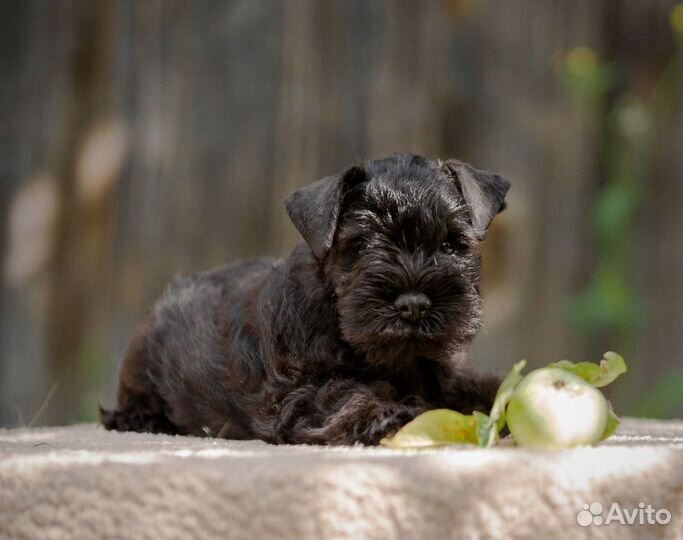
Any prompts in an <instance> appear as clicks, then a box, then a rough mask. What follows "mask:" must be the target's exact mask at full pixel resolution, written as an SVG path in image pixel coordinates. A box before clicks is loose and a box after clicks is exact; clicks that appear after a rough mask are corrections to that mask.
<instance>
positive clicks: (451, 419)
mask: <svg viewBox="0 0 683 540" xmlns="http://www.w3.org/2000/svg"><path fill="white" fill-rule="evenodd" d="M476 428H477V421H476V419H475V417H474V416H472V415H465V414H460V413H459V412H456V411H451V410H449V409H434V410H432V411H427V412H426V413H422V414H421V415H420V416H418V417H417V418H415V419H414V420H412V421H411V422H408V423H407V424H406V425H405V426H403V427H402V428H401V429H399V430H398V432H397V433H396V434H395V435H394V436H393V437H387V438H384V439H382V440H381V441H380V444H382V445H383V446H388V447H389V448H434V447H438V446H444V445H447V444H477V433H476Z"/></svg>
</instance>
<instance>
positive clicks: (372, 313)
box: [338, 297, 479, 365]
mask: <svg viewBox="0 0 683 540" xmlns="http://www.w3.org/2000/svg"><path fill="white" fill-rule="evenodd" d="M373 304H375V305H377V304H380V303H379V302H367V304H366V305H367V307H366V308H365V309H355V308H354V307H352V306H350V305H349V303H348V302H346V301H345V299H344V298H343V297H342V298H340V300H339V302H338V309H339V312H340V328H341V331H342V335H343V337H344V340H345V341H346V342H347V343H349V344H350V345H351V346H352V347H353V348H354V349H355V350H356V351H357V352H359V353H362V354H363V355H365V357H366V360H367V361H368V362H369V363H372V364H375V365H405V364H406V363H411V362H413V361H415V360H416V359H417V358H418V357H419V358H427V359H430V360H435V361H448V360H449V359H450V358H452V357H453V356H454V355H455V354H456V353H457V352H459V351H461V350H462V349H463V348H464V347H465V346H466V345H467V344H468V343H469V342H470V341H471V339H472V337H473V336H474V334H475V333H476V331H477V329H478V326H479V325H478V321H479V317H478V313H479V306H478V302H475V303H474V305H469V307H465V306H463V311H467V313H468V314H469V315H470V318H469V319H468V320H467V322H459V321H458V320H457V318H456V317H455V314H453V313H451V314H448V313H442V312H439V311H432V312H431V313H430V314H429V315H428V316H426V317H425V318H424V319H422V320H419V321H405V320H403V319H402V318H401V317H400V316H399V315H398V314H397V313H396V312H395V311H394V309H393V306H391V307H389V306H383V307H380V308H375V309H373V307H372V305H373Z"/></svg>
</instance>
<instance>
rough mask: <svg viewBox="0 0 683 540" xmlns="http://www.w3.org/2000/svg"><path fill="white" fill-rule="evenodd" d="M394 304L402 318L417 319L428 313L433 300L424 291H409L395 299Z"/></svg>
mask: <svg viewBox="0 0 683 540" xmlns="http://www.w3.org/2000/svg"><path fill="white" fill-rule="evenodd" d="M394 306H395V307H396V309H398V312H399V315H400V316H401V318H402V319H405V320H407V321H417V320H419V319H422V318H423V317H424V316H425V315H426V314H427V311H428V310H429V308H430V307H431V306H432V301H431V300H430V299H429V297H428V296H427V295H426V294H424V293H420V292H409V293H404V294H401V295H399V297H398V298H396V300H395V301H394Z"/></svg>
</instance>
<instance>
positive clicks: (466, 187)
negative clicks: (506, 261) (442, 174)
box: [443, 159, 510, 240]
mask: <svg viewBox="0 0 683 540" xmlns="http://www.w3.org/2000/svg"><path fill="white" fill-rule="evenodd" d="M443 167H444V170H445V171H446V173H447V174H448V175H449V176H451V177H452V178H453V179H454V180H455V181H456V182H457V183H458V187H459V189H460V193H461V194H462V197H463V199H465V203H466V204H467V206H468V207H469V211H470V216H471V218H472V227H473V229H474V234H475V235H476V237H477V239H478V240H483V239H484V238H485V237H486V231H487V230H488V228H489V225H490V224H491V221H493V218H494V217H496V214H497V213H498V212H500V211H501V210H503V208H504V207H505V195H506V194H507V191H508V189H510V182H509V181H508V180H507V179H505V178H503V177H502V176H500V175H498V174H494V173H490V172H487V171H480V170H479V169H475V168H474V167H472V165H469V164H468V163H463V162H462V161H458V160H455V159H449V160H447V161H445V162H444V163H443Z"/></svg>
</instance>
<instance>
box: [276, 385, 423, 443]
mask: <svg viewBox="0 0 683 540" xmlns="http://www.w3.org/2000/svg"><path fill="white" fill-rule="evenodd" d="M395 394H396V392H395V389H394V388H393V387H391V386H390V385H389V384H388V383H377V384H372V385H365V384H362V383H359V382H358V381H354V380H333V381H330V382H328V383H326V384H324V385H323V386H313V385H306V386H303V387H301V388H298V389H297V390H296V391H294V392H292V393H291V394H290V395H288V396H287V397H286V398H285V400H284V401H283V403H282V406H281V408H280V411H279V415H278V418H277V420H276V425H275V441H276V442H280V443H305V444H354V443H358V442H359V443H362V444H367V445H376V444H379V441H380V440H381V439H382V438H383V437H386V436H388V435H391V434H393V433H395V432H396V431H397V430H398V429H399V428H401V427H402V426H403V425H404V424H406V423H407V422H410V421H411V420H412V419H413V418H415V417H416V416H417V415H419V414H421V413H423V412H425V411H426V410H428V407H427V405H426V403H425V402H424V401H422V400H421V399H420V398H419V397H416V396H411V397H409V398H405V399H402V400H400V401H397V400H395V399H394V398H395Z"/></svg>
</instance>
